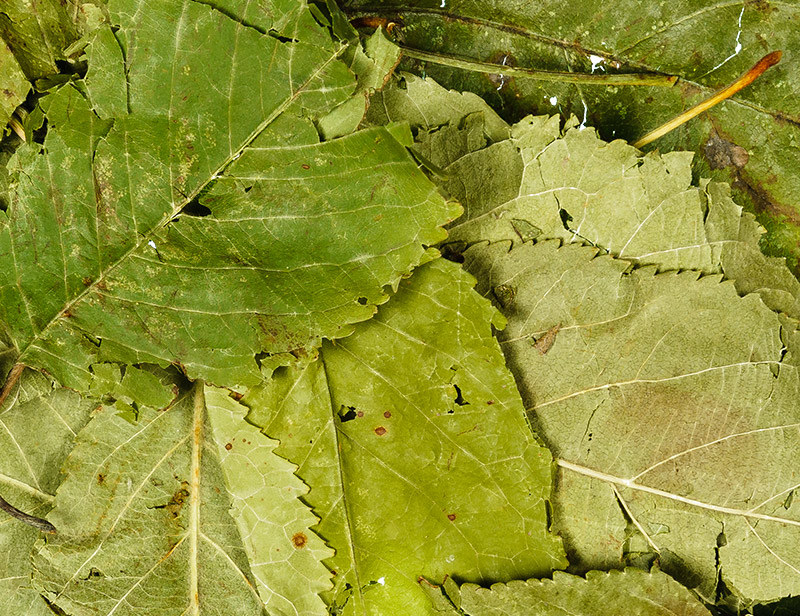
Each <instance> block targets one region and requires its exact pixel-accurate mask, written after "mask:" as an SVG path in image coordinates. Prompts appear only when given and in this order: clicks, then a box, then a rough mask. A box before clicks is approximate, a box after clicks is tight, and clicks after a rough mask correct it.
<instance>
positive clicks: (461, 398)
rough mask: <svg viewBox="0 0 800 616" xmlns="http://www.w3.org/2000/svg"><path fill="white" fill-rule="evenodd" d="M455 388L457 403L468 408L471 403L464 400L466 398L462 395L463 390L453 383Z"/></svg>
mask: <svg viewBox="0 0 800 616" xmlns="http://www.w3.org/2000/svg"><path fill="white" fill-rule="evenodd" d="M453 387H455V389H456V399H455V403H456V404H457V405H458V406H467V405H468V404H469V402H467V401H466V400H464V396H462V395H461V388H460V387H459V386H458V385H456V384H455V383H453Z"/></svg>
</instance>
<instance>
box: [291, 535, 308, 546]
mask: <svg viewBox="0 0 800 616" xmlns="http://www.w3.org/2000/svg"><path fill="white" fill-rule="evenodd" d="M307 543H308V537H306V534H305V533H295V534H294V535H292V545H293V546H294V547H296V548H297V549H298V550H300V549H302V548H304V547H306V544H307Z"/></svg>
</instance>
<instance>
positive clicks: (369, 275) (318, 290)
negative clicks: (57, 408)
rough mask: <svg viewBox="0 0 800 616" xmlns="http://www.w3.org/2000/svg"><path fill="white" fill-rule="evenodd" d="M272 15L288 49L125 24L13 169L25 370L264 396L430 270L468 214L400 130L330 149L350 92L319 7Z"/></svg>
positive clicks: (277, 41) (3, 281)
mask: <svg viewBox="0 0 800 616" xmlns="http://www.w3.org/2000/svg"><path fill="white" fill-rule="evenodd" d="M272 7H273V12H272V18H273V20H276V21H279V22H280V23H281V24H282V25H281V26H280V28H279V31H280V32H281V37H284V36H287V37H288V38H289V39H290V40H284V39H283V38H279V37H276V36H272V35H269V34H263V33H262V32H261V31H260V30H258V29H257V28H255V27H251V26H248V25H246V23H245V22H243V21H241V20H238V19H234V18H233V17H232V16H231V15H229V14H228V13H227V12H225V11H220V10H216V9H215V8H213V7H211V6H209V5H205V4H200V3H197V2H192V1H191V0H183V1H181V2H173V1H171V0H170V1H167V0H114V1H112V2H111V3H110V4H109V10H110V19H111V25H112V30H113V33H112V31H109V30H108V29H105V30H100V31H99V32H98V34H97V35H96V37H95V38H94V39H93V41H92V43H91V44H90V46H89V49H88V54H89V66H90V71H89V74H88V76H87V79H86V82H85V83H83V82H79V83H77V84H76V86H74V87H73V86H71V85H68V86H65V87H63V88H61V89H60V90H59V91H58V92H57V93H56V94H54V95H51V96H48V97H46V99H45V102H43V104H42V106H43V107H44V108H45V109H46V111H47V114H48V120H49V119H50V118H51V116H52V122H49V123H48V133H47V137H46V140H45V143H44V149H43V150H42V149H41V148H40V147H39V146H38V144H32V145H28V146H26V147H23V148H21V149H20V150H19V151H18V152H17V155H16V157H15V158H14V160H13V161H12V164H11V168H12V173H13V179H14V181H13V182H12V186H11V189H10V204H9V207H8V210H7V212H6V213H5V214H4V215H3V219H4V221H3V223H4V224H3V227H2V229H0V264H4V265H2V267H0V272H2V273H0V303H2V307H3V318H4V319H5V320H6V322H7V323H8V326H9V329H10V331H11V334H12V337H13V341H14V344H15V345H16V348H17V349H18V351H19V359H18V361H19V362H21V363H24V364H26V365H30V366H34V367H37V368H41V369H45V370H47V371H48V372H50V373H51V374H53V375H55V376H56V377H57V378H58V379H59V380H60V381H61V382H63V383H64V384H66V385H70V386H73V387H79V388H80V387H86V386H87V385H88V383H89V382H90V379H91V375H90V374H89V372H88V367H89V366H90V365H91V364H94V363H97V362H98V361H116V362H121V363H142V362H147V363H156V364H160V365H162V366H165V365H167V364H170V363H172V364H175V365H178V366H179V367H181V369H182V370H184V371H185V373H186V374H187V375H188V376H190V377H192V378H195V377H202V378H204V379H207V380H210V381H212V382H215V383H218V384H225V385H236V384H248V383H250V384H254V383H256V382H257V381H258V380H259V373H258V364H257V362H256V360H255V356H256V355H257V354H269V355H281V354H285V353H287V352H289V351H296V352H297V353H300V354H302V353H307V352H310V351H311V350H312V349H313V348H314V347H315V346H317V345H318V344H319V341H320V339H321V338H322V337H329V338H333V337H337V336H342V335H347V334H348V333H349V332H350V331H351V324H352V323H354V322H357V321H362V320H365V319H368V318H370V317H371V316H372V315H373V314H374V312H375V307H376V305H377V304H380V303H382V302H384V301H385V300H386V299H387V297H388V294H387V290H388V288H389V287H391V286H393V285H396V284H397V283H398V281H399V280H400V278H401V277H402V276H403V275H405V274H407V273H408V272H409V271H410V270H411V269H413V267H415V266H416V265H418V264H419V263H420V262H422V261H424V260H426V259H428V258H430V256H428V254H427V252H426V248H427V246H428V245H431V244H434V243H436V242H438V241H440V240H441V239H443V237H444V232H443V231H442V230H441V228H440V226H441V225H442V224H444V223H445V222H447V221H448V220H450V219H452V217H453V216H454V215H455V213H456V212H457V208H455V207H454V206H452V205H447V204H446V203H445V202H444V201H443V200H442V199H441V198H440V197H439V196H438V195H437V194H436V190H435V188H434V187H433V185H431V184H430V183H428V182H427V181H426V180H425V178H424V176H423V174H422V173H421V172H420V171H419V170H418V169H417V167H416V163H415V162H414V160H413V159H412V158H411V157H410V156H409V155H408V153H407V152H406V149H405V148H404V147H403V146H402V145H401V144H399V143H398V142H396V141H395V140H394V138H393V137H392V136H391V134H390V133H389V132H387V131H386V130H385V129H381V128H374V129H371V130H368V131H362V132H359V133H356V134H353V135H349V136H347V137H345V138H342V139H338V140H333V141H330V142H326V143H319V142H318V139H317V137H316V133H315V130H314V124H313V121H314V120H315V119H317V118H318V117H319V116H320V115H322V114H324V113H327V112H328V111H329V110H330V109H331V108H332V107H334V106H336V105H337V104H339V103H340V102H341V101H343V100H345V99H346V98H347V97H348V96H349V94H350V92H352V90H353V88H354V86H355V82H354V78H353V76H352V74H351V73H350V71H349V70H348V69H347V67H346V66H345V65H344V64H342V63H341V62H339V61H338V59H337V57H338V55H339V54H340V53H341V51H342V48H341V46H340V45H339V44H338V43H336V42H334V41H333V40H332V39H331V36H330V33H329V32H328V31H327V30H326V29H325V28H323V27H321V26H320V25H319V24H318V23H317V22H316V21H315V20H314V19H313V18H312V16H311V14H310V13H309V11H308V10H307V7H305V5H304V3H302V2H285V3H280V4H278V3H275V4H273V5H272ZM165 23H170V24H174V25H173V26H170V27H169V28H165V27H164V24H165ZM287 33H289V34H287ZM289 35H290V36H289ZM154 49H159V50H162V51H163V53H154V52H153V50H154ZM96 59H99V60H98V61H102V63H103V65H102V68H97V69H96V70H95V69H93V68H92V67H94V66H96ZM123 61H124V67H123V65H122V63H123ZM115 62H116V63H117V65H116V66H114V63H115ZM123 69H124V70H123ZM123 76H124V78H125V82H124V83H121V84H120V80H121V79H122V77H123ZM106 81H107V82H108V83H105V82H106ZM84 87H85V92H87V93H88V96H89V97H90V100H86V99H85V98H83V97H82V95H81V92H83V91H84ZM119 88H121V89H123V90H124V96H122V95H119V93H118V92H117V90H118V89H119ZM123 103H124V104H123ZM90 107H93V108H94V110H95V111H97V112H98V113H100V115H101V116H105V117H107V120H99V119H98V117H97V116H96V115H95V113H93V111H92V109H91V108H90ZM109 114H113V117H111V116H110V115H109ZM188 332H191V333H188Z"/></svg>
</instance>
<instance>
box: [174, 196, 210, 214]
mask: <svg viewBox="0 0 800 616" xmlns="http://www.w3.org/2000/svg"><path fill="white" fill-rule="evenodd" d="M181 214H186V215H187V216H198V217H203V216H208V215H210V214H211V209H210V208H208V207H206V206H205V205H203V204H202V203H200V202H199V201H198V200H197V199H192V200H191V201H189V203H187V204H186V205H184V206H183V209H182V210H181Z"/></svg>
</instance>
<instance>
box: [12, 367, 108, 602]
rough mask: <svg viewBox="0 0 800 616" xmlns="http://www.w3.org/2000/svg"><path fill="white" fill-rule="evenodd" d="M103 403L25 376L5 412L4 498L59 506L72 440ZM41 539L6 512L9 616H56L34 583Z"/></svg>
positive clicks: (28, 506)
mask: <svg viewBox="0 0 800 616" xmlns="http://www.w3.org/2000/svg"><path fill="white" fill-rule="evenodd" d="M97 405H98V401H97V400H93V399H91V398H81V396H79V395H78V394H76V393H75V392H73V391H69V390H66V389H61V388H54V387H53V384H52V382H51V381H50V380H49V379H47V378H45V377H44V376H42V375H41V374H38V373H35V372H33V371H26V372H25V373H23V375H22V377H21V379H20V381H19V384H18V385H17V386H16V387H15V388H14V391H12V392H11V394H10V395H9V397H8V398H7V399H6V401H5V403H4V404H3V408H2V409H1V410H0V495H2V497H3V498H4V499H5V500H6V501H8V502H9V503H10V504H11V505H13V506H15V507H17V508H18V509H21V510H23V511H25V512H26V513H28V514H30V515H34V516H37V517H44V516H45V514H47V512H48V511H49V510H50V509H51V507H52V505H53V500H54V495H55V492H56V488H57V487H58V485H59V483H60V481H61V479H62V475H61V464H62V462H63V461H64V459H65V458H66V456H67V454H68V453H69V451H70V450H71V448H72V440H73V438H74V437H75V434H76V433H77V432H78V431H80V429H81V428H82V427H83V426H84V425H85V424H86V422H87V421H89V418H90V414H91V412H92V410H93V409H94V408H95V407H96V406H97ZM45 426H46V429H45V428H44V427H45ZM39 537H41V532H40V531H39V530H38V529H36V528H32V527H30V526H26V525H24V524H22V523H20V522H18V521H17V520H14V519H12V518H11V517H8V516H7V515H6V514H5V513H4V514H2V518H0V551H1V552H0V553H2V554H3V556H2V558H0V597H2V605H3V609H4V610H6V611H7V612H8V613H9V614H25V615H26V616H45V615H48V614H52V612H51V611H50V610H49V609H48V607H47V605H46V604H45V602H44V601H42V599H41V597H39V593H38V592H36V591H35V590H34V588H33V585H32V583H31V567H30V553H31V548H32V547H33V545H34V543H35V542H36V540H37V539H38V538H39Z"/></svg>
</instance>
